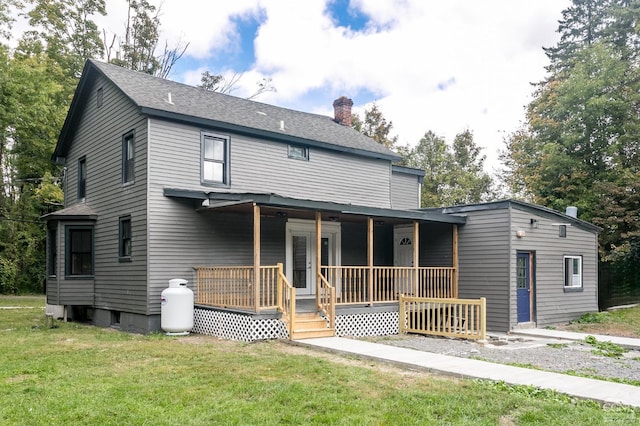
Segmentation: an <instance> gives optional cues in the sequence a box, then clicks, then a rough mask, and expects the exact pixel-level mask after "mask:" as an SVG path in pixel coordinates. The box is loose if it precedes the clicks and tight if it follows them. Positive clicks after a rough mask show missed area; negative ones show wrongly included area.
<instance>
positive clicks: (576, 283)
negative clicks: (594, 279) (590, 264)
mask: <svg viewBox="0 0 640 426" xmlns="http://www.w3.org/2000/svg"><path fill="white" fill-rule="evenodd" d="M568 259H571V261H572V262H571V263H572V264H573V260H575V259H577V260H578V262H579V266H578V267H579V271H578V273H577V274H576V273H575V271H572V272H574V273H572V274H571V279H570V281H571V282H567V281H568V278H569V277H568V276H567V260H568ZM572 268H573V266H572ZM562 275H563V281H564V288H582V282H583V268H582V256H564V257H563V260H562Z"/></svg>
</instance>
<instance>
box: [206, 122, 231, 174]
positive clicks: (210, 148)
mask: <svg viewBox="0 0 640 426" xmlns="http://www.w3.org/2000/svg"><path fill="white" fill-rule="evenodd" d="M201 151H202V167H201V179H202V183H207V184H214V185H215V184H217V185H229V138H228V137H224V136H218V135H213V134H209V133H203V134H202V147H201Z"/></svg>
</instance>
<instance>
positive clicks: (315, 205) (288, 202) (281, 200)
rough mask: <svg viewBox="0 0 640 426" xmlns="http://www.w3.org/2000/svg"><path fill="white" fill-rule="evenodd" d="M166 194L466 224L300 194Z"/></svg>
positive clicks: (455, 218) (213, 201)
mask: <svg viewBox="0 0 640 426" xmlns="http://www.w3.org/2000/svg"><path fill="white" fill-rule="evenodd" d="M164 195H165V196H166V197H172V198H186V199H196V200H202V201H205V200H206V201H207V202H208V203H209V204H210V206H211V207H212V208H216V207H220V206H229V205H233V204H246V203H255V204H257V205H261V206H269V207H280V208H294V209H303V210H315V211H324V212H332V213H340V214H344V215H356V216H371V217H377V218H390V219H402V220H416V221H423V222H440V223H455V224H464V223H465V222H466V218H465V217H460V216H455V215H448V214H442V213H440V212H435V211H433V212H432V211H425V210H399V209H388V208H380V207H368V206H359V205H354V204H341V203H334V202H328V201H315V200H303V199H299V198H291V197H283V196H281V195H276V194H250V193H229V192H204V191H194V190H186V189H178V188H165V189H164Z"/></svg>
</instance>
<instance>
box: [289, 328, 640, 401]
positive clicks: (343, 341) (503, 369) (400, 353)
mask: <svg viewBox="0 0 640 426" xmlns="http://www.w3.org/2000/svg"><path fill="white" fill-rule="evenodd" d="M541 331H542V330H541ZM549 331H551V330H549ZM585 336H586V335H585ZM544 337H550V338H551V337H556V336H544ZM596 338H597V337H596ZM598 340H600V339H598ZM296 344H299V345H301V346H308V347H313V348H316V349H321V350H325V351H329V352H334V353H340V354H350V355H357V356H360V357H363V358H367V359H373V360H377V361H382V362H388V363H392V364H395V365H399V366H402V367H408V368H412V369H420V370H424V371H429V372H433V373H438V374H445V375H449V376H454V377H459V378H472V379H486V380H494V381H504V382H505V383H509V384H513V385H531V386H536V387H540V388H543V389H553V390H555V391H557V392H560V393H563V394H567V395H571V396H574V397H576V398H582V399H592V400H595V401H599V402H601V403H611V404H623V405H630V406H633V407H640V387H638V386H631V385H625V384H620V383H614V382H607V381H603V380H595V379H587V378H583V377H574V376H569V375H566V374H560V373H550V372H546V371H538V370H532V369H528V368H520V367H512V366H508V365H503V364H495V363H492V362H486V361H478V360H474V359H467V358H458V357H454V356H448V355H440V354H434V353H430V352H424V351H418V350H415V349H407V348H399V347H395V346H390V345H384V344H380V343H371V342H365V341H362V340H354V339H347V338H343V337H325V338H318V339H305V340H297V341H296Z"/></svg>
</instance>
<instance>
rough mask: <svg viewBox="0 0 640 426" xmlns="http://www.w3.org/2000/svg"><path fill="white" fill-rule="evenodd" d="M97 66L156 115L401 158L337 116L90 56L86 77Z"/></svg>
mask: <svg viewBox="0 0 640 426" xmlns="http://www.w3.org/2000/svg"><path fill="white" fill-rule="evenodd" d="M93 70H97V71H98V72H100V73H101V74H103V75H104V76H105V77H106V78H108V79H109V80H111V81H112V82H113V83H114V84H115V85H116V86H117V87H118V88H120V90H122V92H123V93H124V94H125V95H126V96H127V97H129V98H130V99H131V101H133V102H134V103H135V104H136V105H137V106H138V107H140V109H141V111H142V112H143V113H145V114H148V115H151V116H154V115H155V116H161V117H165V118H170V119H178V120H184V121H187V122H188V121H197V122H199V123H202V124H207V123H209V124H211V125H225V126H227V127H229V128H230V129H234V130H237V131H242V132H246V133H256V134H257V135H259V136H262V137H268V138H272V139H276V140H277V139H282V140H284V141H287V142H296V141H297V142H298V143H307V144H310V145H315V146H321V147H325V148H328V149H338V150H340V151H347V152H353V153H356V154H360V155H366V156H372V157H376V158H384V159H388V160H392V161H395V160H398V159H399V158H400V157H398V155H397V154H396V153H395V152H393V151H391V150H389V149H387V148H386V147H384V146H383V145H381V144H379V143H377V142H375V141H374V140H373V139H371V138H368V137H366V136H364V135H363V134H361V133H360V132H358V131H356V130H354V129H353V128H351V127H349V126H344V125H341V124H338V123H336V122H335V121H334V120H333V117H328V116H323V115H319V114H311V113H307V112H301V111H294V110H291V109H287V108H281V107H277V106H273V105H268V104H264V103H260V102H255V101H250V100H246V99H242V98H238V97H235V96H230V95H225V94H221V93H216V92H211V91H207V90H204V89H202V88H199V87H193V86H188V85H186V84H182V83H177V82H174V81H170V80H165V79H161V78H157V77H153V76H151V75H148V74H144V73H140V72H135V71H131V70H128V69H125V68H122V67H119V66H116V65H112V64H107V63H104V62H99V61H94V60H89V61H87V64H86V66H85V70H84V73H83V77H85V75H86V74H89V73H91V72H93ZM81 84H82V81H81ZM169 97H170V100H171V103H170V102H169Z"/></svg>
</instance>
